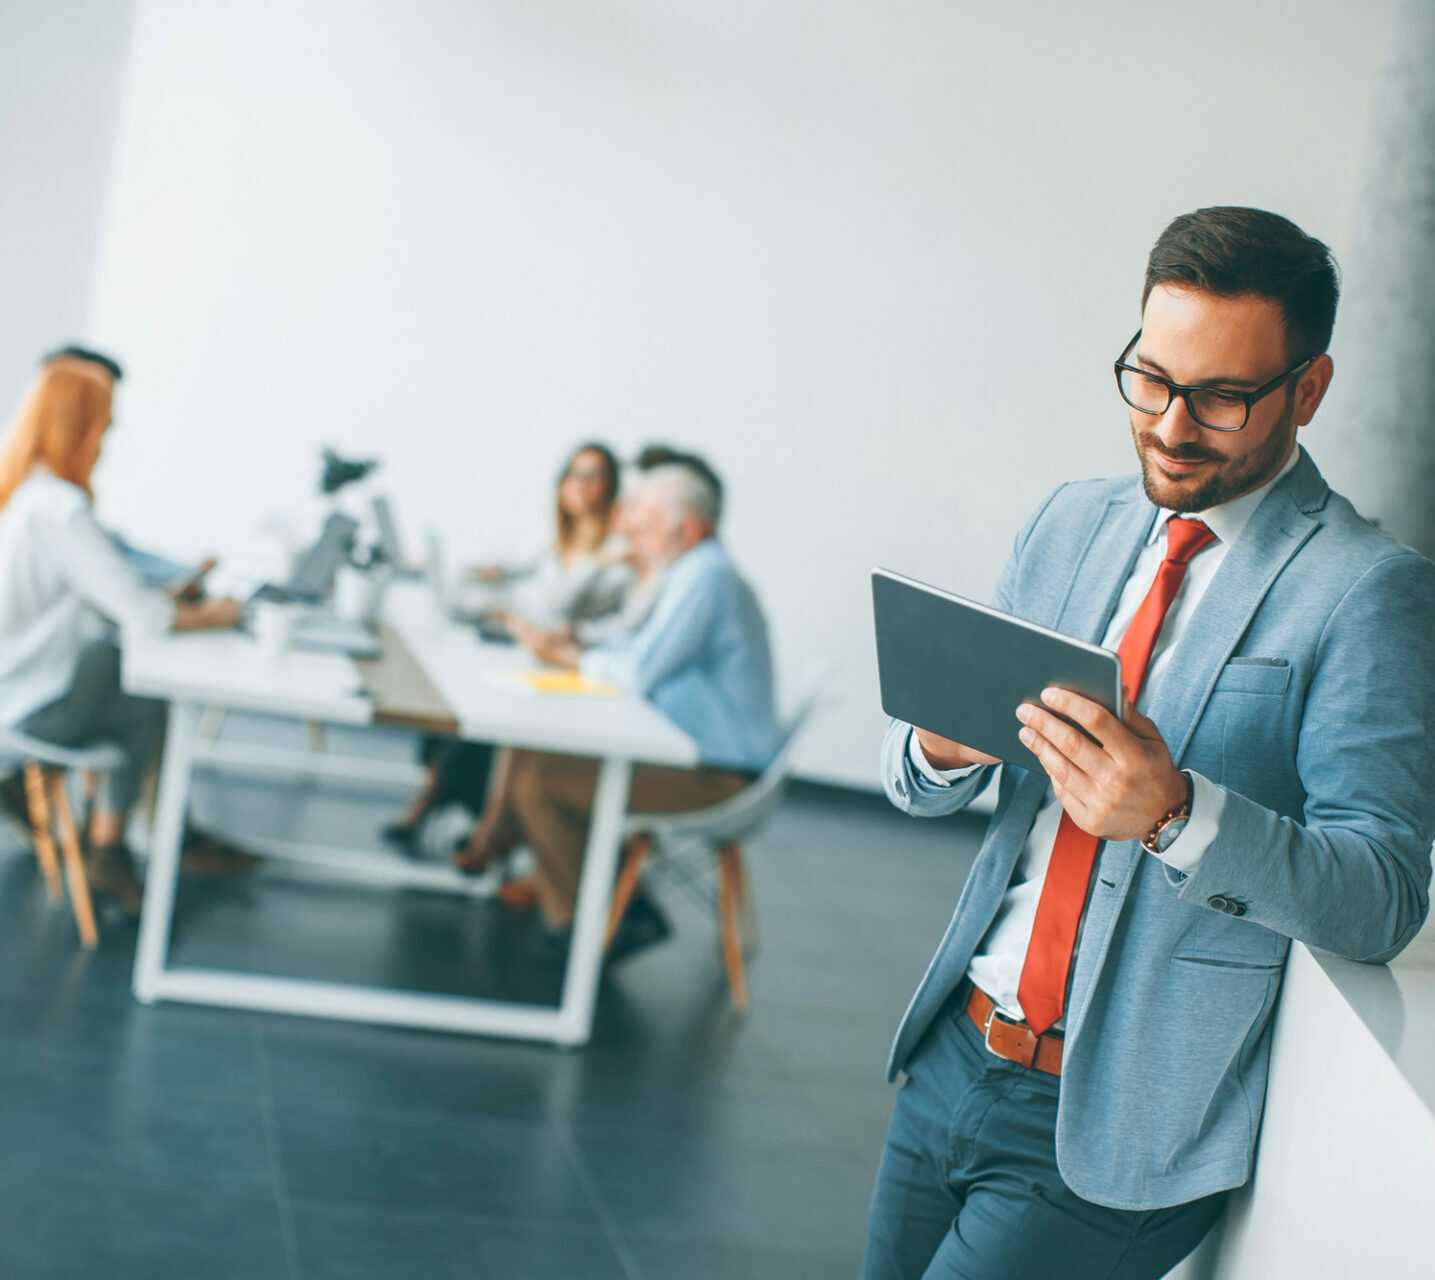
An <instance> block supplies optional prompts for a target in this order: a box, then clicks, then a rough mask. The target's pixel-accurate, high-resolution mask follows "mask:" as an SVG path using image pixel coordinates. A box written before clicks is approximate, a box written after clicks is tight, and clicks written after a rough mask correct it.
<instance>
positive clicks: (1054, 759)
mask: <svg viewBox="0 0 1435 1280" xmlns="http://www.w3.org/2000/svg"><path fill="white" fill-rule="evenodd" d="M1047 718H1048V719H1049V720H1050V721H1051V722H1052V723H1053V724H1056V725H1059V726H1060V727H1061V728H1062V729H1064V730H1065V731H1066V732H1067V733H1068V734H1075V736H1076V737H1078V738H1079V737H1081V735H1080V734H1079V733H1076V731H1075V730H1074V729H1072V728H1071V726H1070V725H1064V724H1062V723H1061V721H1060V720H1058V719H1057V718H1056V717H1055V716H1048V717H1047ZM1017 736H1018V737H1019V738H1021V741H1022V745H1023V746H1024V747H1026V749H1027V750H1028V751H1030V752H1031V753H1032V755H1034V756H1035V757H1036V758H1037V759H1038V760H1039V761H1040V762H1041V767H1042V768H1043V769H1045V770H1046V776H1047V777H1049V778H1050V779H1051V780H1052V782H1053V784H1055V785H1056V787H1057V788H1063V787H1065V788H1068V789H1069V788H1071V787H1073V786H1075V787H1077V788H1078V789H1082V788H1083V786H1084V785H1089V783H1090V779H1089V778H1088V777H1087V775H1086V773H1085V772H1084V771H1083V770H1082V769H1081V767H1080V766H1079V765H1078V764H1077V763H1076V762H1075V761H1073V760H1072V759H1071V757H1070V756H1069V755H1067V754H1066V753H1065V752H1064V751H1062V750H1061V749H1060V748H1059V747H1058V746H1056V744H1054V743H1053V742H1052V741H1051V740H1050V739H1049V738H1047V737H1046V736H1045V735H1044V734H1042V733H1040V732H1038V731H1037V730H1036V729H1034V728H1033V727H1032V726H1031V725H1027V726H1026V727H1025V728H1023V729H1022V731H1021V732H1020V733H1019V734H1018V735H1017ZM1088 745H1090V744H1088Z"/></svg>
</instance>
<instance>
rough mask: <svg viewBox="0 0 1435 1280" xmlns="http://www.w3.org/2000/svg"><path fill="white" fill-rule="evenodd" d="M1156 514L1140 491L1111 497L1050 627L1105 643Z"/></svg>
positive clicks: (1093, 642)
mask: <svg viewBox="0 0 1435 1280" xmlns="http://www.w3.org/2000/svg"><path fill="white" fill-rule="evenodd" d="M1155 518H1156V508H1155V507H1154V506H1152V505H1151V503H1149V502H1148V501H1146V499H1145V497H1144V496H1142V495H1141V494H1139V493H1137V494H1133V495H1132V496H1131V497H1130V498H1114V499H1112V500H1111V501H1109V502H1107V504H1106V505H1105V507H1104V508H1103V509H1102V511H1101V515H1100V517H1099V518H1098V520H1097V522H1096V525H1095V527H1094V528H1093V529H1092V530H1091V533H1090V535H1089V536H1088V538H1087V541H1086V546H1085V547H1084V548H1083V549H1082V552H1081V558H1080V560H1079V561H1078V564H1077V570H1076V573H1075V574H1073V575H1072V578H1071V585H1070V586H1069V587H1068V589H1067V593H1066V598H1065V599H1064V600H1063V601H1062V602H1061V606H1060V608H1059V609H1058V611H1057V616H1056V619H1055V620H1054V621H1053V622H1052V623H1051V624H1050V625H1051V626H1053V627H1054V628H1055V629H1056V630H1058V631H1060V632H1062V633H1064V634H1065V635H1069V636H1072V637H1074V638H1075V639H1077V640H1086V641H1088V642H1090V643H1092V644H1100V643H1101V639H1102V637H1103V636H1104V635H1105V634H1106V628H1107V626H1108V624H1109V623H1110V621H1111V615H1112V613H1114V612H1115V610H1116V602H1117V601H1118V600H1119V599H1120V598H1121V588H1122V587H1123V586H1125V584H1126V579H1127V578H1128V577H1130V575H1131V567H1132V565H1134V564H1135V563H1136V557H1137V556H1139V555H1140V554H1141V547H1142V545H1143V544H1144V543H1145V540H1146V535H1147V534H1148V533H1150V531H1151V522H1152V521H1153V520H1154V519H1155Z"/></svg>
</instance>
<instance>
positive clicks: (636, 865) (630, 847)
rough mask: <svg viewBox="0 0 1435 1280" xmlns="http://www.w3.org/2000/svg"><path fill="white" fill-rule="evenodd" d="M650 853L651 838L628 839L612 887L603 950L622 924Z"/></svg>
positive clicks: (639, 836) (645, 836) (636, 837)
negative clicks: (621, 864) (619, 869)
mask: <svg viewBox="0 0 1435 1280" xmlns="http://www.w3.org/2000/svg"><path fill="white" fill-rule="evenodd" d="M652 851H653V837H652V836H649V835H642V834H639V835H636V836H632V837H630V838H629V840H628V844H627V847H626V848H625V849H624V851H623V868H622V870H621V871H619V872H618V883H617V884H616V885H615V886H614V887H613V906H612V908H611V909H610V910H609V912H608V936H607V938H606V939H605V940H604V942H603V946H604V947H605V948H607V947H608V946H609V945H610V944H611V943H612V941H613V935H614V934H615V933H617V932H618V926H619V925H620V924H622V923H623V916H624V914H625V913H626V912H627V910H628V903H630V902H631V901H632V900H633V894H634V893H635V892H636V891H637V888H638V877H639V876H640V875H641V874H642V871H643V863H645V862H646V861H647V860H648V855H649V854H650V853H652Z"/></svg>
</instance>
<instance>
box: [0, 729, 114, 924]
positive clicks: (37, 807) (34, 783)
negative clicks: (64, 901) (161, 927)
mask: <svg viewBox="0 0 1435 1280" xmlns="http://www.w3.org/2000/svg"><path fill="white" fill-rule="evenodd" d="M124 762H125V757H124V753H123V752H122V751H121V749H120V748H119V747H117V746H114V745H113V744H111V743H98V744H96V745H95V746H92V747H57V746H55V745H54V743H51V742H43V741H41V740H40V739H39V738H32V737H30V736H29V735H28V734H24V733H21V732H20V731H19V730H18V729H6V728H3V727H0V769H21V770H23V772H24V777H25V801H26V804H27V806H28V808H29V811H30V835H31V837H32V839H33V840H34V842H35V858H36V860H37V861H38V862H39V864H40V871H41V872H42V873H43V875H44V877H45V885H46V887H47V888H48V889H49V891H50V897H51V899H52V900H54V901H56V902H58V901H59V900H60V898H61V897H62V896H63V889H62V886H61V881H60V859H61V858H63V859H64V864H65V878H66V880H68V881H69V889H70V907H71V910H73V911H74V913H75V927H76V929H77V930H78V931H79V934H80V941H81V942H83V943H84V944H85V946H87V947H91V948H93V947H94V946H96V945H97V944H98V942H99V933H98V931H97V930H96V928H95V909H94V904H93V903H92V902H91V900H90V881H89V877H88V876H87V875H86V874H85V863H84V859H83V858H82V857H81V856H80V834H79V831H78V830H77V829H76V826H75V819H74V815H73V813H72V812H71V810H70V797H69V793H68V792H67V791H66V789H65V775H66V774H67V773H70V772H74V771H86V772H91V773H108V772H110V771H111V770H113V769H117V768H119V767H120V766H122V765H123V764H124ZM56 832H57V833H58V835H59V841H60V856H59V857H57V856H56V853H55V833H56Z"/></svg>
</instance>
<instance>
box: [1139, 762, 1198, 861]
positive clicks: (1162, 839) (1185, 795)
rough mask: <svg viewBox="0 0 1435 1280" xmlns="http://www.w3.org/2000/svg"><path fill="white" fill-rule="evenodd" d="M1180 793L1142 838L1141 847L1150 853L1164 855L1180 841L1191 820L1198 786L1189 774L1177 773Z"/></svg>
mask: <svg viewBox="0 0 1435 1280" xmlns="http://www.w3.org/2000/svg"><path fill="white" fill-rule="evenodd" d="M1176 778H1177V780H1178V781H1179V785H1180V791H1179V796H1178V798H1177V799H1175V800H1173V802H1172V803H1171V804H1170V805H1169V807H1168V808H1166V809H1164V810H1162V812H1161V816H1160V817H1158V818H1157V819H1156V820H1155V821H1154V822H1153V823H1152V824H1151V827H1150V829H1149V830H1148V831H1147V832H1146V834H1145V835H1144V836H1142V837H1141V846H1142V848H1144V849H1145V850H1146V851H1147V852H1148V853H1155V854H1163V853H1165V852H1166V850H1167V849H1169V848H1170V847H1171V846H1172V845H1173V844H1174V843H1175V842H1176V841H1177V840H1178V839H1180V836H1181V833H1182V832H1183V831H1184V830H1185V829H1186V824H1187V823H1188V822H1189V821H1190V820H1191V805H1192V802H1193V800H1194V799H1195V792H1196V784H1195V780H1194V779H1193V778H1192V777H1191V775H1190V774H1189V773H1184V772H1182V773H1177V774H1176Z"/></svg>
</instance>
